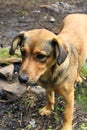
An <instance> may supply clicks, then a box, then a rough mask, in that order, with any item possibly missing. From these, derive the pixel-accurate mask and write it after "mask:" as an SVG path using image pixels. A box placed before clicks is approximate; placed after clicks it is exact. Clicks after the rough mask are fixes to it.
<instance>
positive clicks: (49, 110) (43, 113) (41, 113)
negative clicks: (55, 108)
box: [39, 106, 51, 116]
mask: <svg viewBox="0 0 87 130" xmlns="http://www.w3.org/2000/svg"><path fill="white" fill-rule="evenodd" d="M39 113H40V115H41V116H44V115H46V116H49V115H50V114H51V109H48V107H47V106H45V107H44V108H42V109H41V110H40V111H39Z"/></svg>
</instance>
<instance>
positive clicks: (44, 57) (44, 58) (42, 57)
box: [35, 54, 47, 62]
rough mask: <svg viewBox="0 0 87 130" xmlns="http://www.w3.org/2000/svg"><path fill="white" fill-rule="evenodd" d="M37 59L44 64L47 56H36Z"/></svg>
mask: <svg viewBox="0 0 87 130" xmlns="http://www.w3.org/2000/svg"><path fill="white" fill-rule="evenodd" d="M35 59H36V60H37V61H40V62H44V61H46V59H47V56H46V55H44V54H37V55H36V56H35Z"/></svg>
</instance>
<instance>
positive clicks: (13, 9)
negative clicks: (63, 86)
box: [0, 0, 87, 130]
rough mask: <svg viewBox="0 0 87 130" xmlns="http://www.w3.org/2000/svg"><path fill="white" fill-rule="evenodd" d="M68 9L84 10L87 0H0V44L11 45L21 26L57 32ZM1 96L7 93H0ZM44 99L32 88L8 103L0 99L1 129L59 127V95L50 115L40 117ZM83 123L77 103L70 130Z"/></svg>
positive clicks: (82, 128)
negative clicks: (33, 91)
mask: <svg viewBox="0 0 87 130" xmlns="http://www.w3.org/2000/svg"><path fill="white" fill-rule="evenodd" d="M43 5H44V7H45V6H46V5H48V6H46V8H44V7H43ZM49 6H50V7H49ZM70 13H87V1H86V0H84V1H83V0H77V1H76V0H71V1H70V0H0V47H2V46H4V47H8V46H9V45H11V41H12V39H13V38H14V37H15V36H16V35H17V33H19V32H20V31H23V30H30V29H35V28H47V29H49V30H51V31H53V32H55V33H57V32H58V28H59V25H60V23H61V21H62V19H63V18H64V17H65V16H66V15H67V14H70ZM5 96H6V95H5ZM0 98H1V99H2V98H6V97H4V96H2V95H1V94H0ZM45 102H46V99H45V95H44V94H40V95H36V94H33V93H32V92H30V93H25V94H24V95H23V96H22V97H20V98H18V99H16V100H15V101H13V102H10V103H5V102H3V103H1V102H0V130H60V129H61V125H62V122H63V112H64V108H63V106H64V102H63V100H62V98H61V97H60V96H58V95H57V96H56V104H55V110H54V111H53V113H52V115H50V116H49V117H46V116H44V117H41V116H40V115H39V114H38V111H39V109H40V108H41V107H42V106H44V104H45ZM85 126H87V112H85V111H84V110H83V109H82V108H81V107H80V106H79V105H78V104H77V103H76V104H75V112H74V119H73V130H86V129H87V127H85Z"/></svg>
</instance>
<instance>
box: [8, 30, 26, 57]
mask: <svg viewBox="0 0 87 130" xmlns="http://www.w3.org/2000/svg"><path fill="white" fill-rule="evenodd" d="M23 40H24V32H21V33H19V34H18V35H17V36H16V37H15V38H14V39H13V41H12V45H11V48H10V50H9V53H10V55H13V54H14V53H15V50H16V49H17V47H18V46H21V44H22V42H23Z"/></svg>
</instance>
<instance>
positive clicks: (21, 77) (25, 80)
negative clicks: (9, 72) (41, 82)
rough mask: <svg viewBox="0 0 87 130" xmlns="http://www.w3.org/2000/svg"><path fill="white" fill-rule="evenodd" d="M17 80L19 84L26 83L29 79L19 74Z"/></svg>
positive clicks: (25, 75)
mask: <svg viewBox="0 0 87 130" xmlns="http://www.w3.org/2000/svg"><path fill="white" fill-rule="evenodd" d="M18 78H19V81H20V83H27V82H28V80H29V77H28V75H27V74H21V75H19V77H18Z"/></svg>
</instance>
